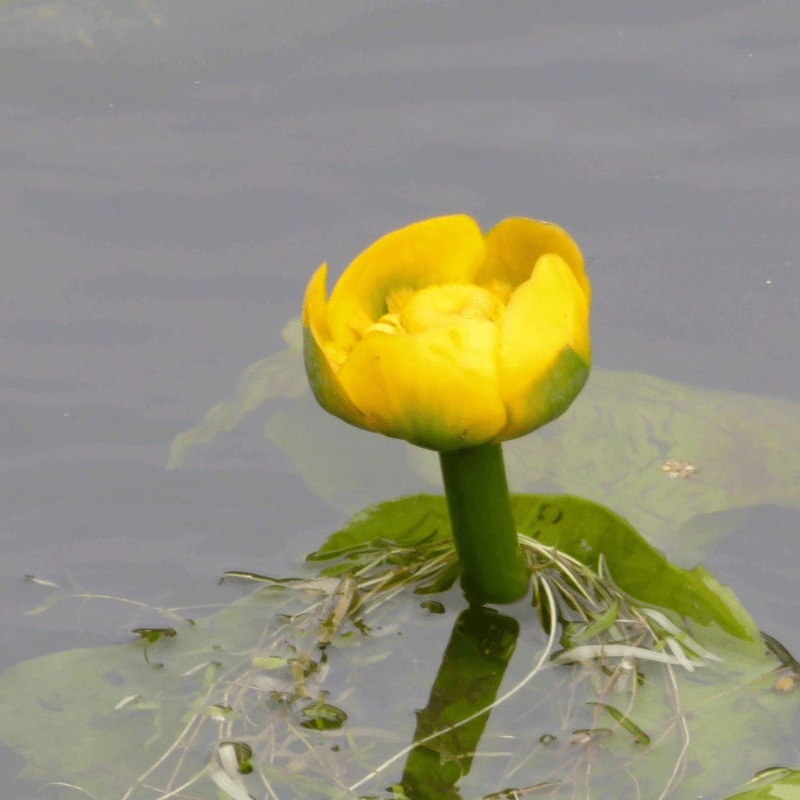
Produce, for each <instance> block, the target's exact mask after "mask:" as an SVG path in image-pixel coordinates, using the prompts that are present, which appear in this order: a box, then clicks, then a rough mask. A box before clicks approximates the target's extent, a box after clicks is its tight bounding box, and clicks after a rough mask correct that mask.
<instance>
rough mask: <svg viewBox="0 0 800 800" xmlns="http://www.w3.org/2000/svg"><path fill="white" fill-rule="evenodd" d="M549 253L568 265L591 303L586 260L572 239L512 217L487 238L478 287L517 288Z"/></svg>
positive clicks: (547, 224) (546, 225)
mask: <svg viewBox="0 0 800 800" xmlns="http://www.w3.org/2000/svg"><path fill="white" fill-rule="evenodd" d="M546 253H555V255H557V256H561V258H562V259H563V260H564V261H565V262H566V264H567V266H568V267H569V268H570V270H571V271H572V274H573V275H574V276H575V280H576V281H577V282H578V285H579V286H580V287H581V290H582V291H583V293H584V295H586V299H587V301H588V300H590V299H591V290H590V288H589V281H588V280H587V279H586V273H585V272H584V271H583V256H582V255H581V251H580V250H579V249H578V245H576V244H575V242H573V241H572V239H571V238H570V235H569V234H568V233H567V232H566V231H565V230H564V229H563V228H559V227H558V225H553V224H552V223H551V222H540V221H538V220H534V219H525V218H523V217H512V218H511V219H506V220H503V221H502V222H500V223H499V224H497V225H495V227H494V228H492V229H491V230H490V231H489V233H487V234H486V263H485V264H484V266H483V267H482V268H481V270H480V272H479V273H478V276H477V279H476V283H478V284H480V285H483V284H486V283H489V282H490V281H500V282H501V283H509V284H511V286H512V287H514V288H516V287H517V286H519V285H520V284H521V283H524V282H525V281H527V280H528V278H530V276H531V271H532V270H533V266H534V264H535V263H536V262H537V261H538V260H539V258H540V257H541V256H543V255H545V254H546Z"/></svg>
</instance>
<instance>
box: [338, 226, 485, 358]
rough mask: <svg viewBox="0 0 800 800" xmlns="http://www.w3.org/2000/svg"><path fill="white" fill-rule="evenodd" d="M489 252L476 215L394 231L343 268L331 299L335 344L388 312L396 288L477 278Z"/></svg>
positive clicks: (346, 342)
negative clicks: (388, 302) (476, 220)
mask: <svg viewBox="0 0 800 800" xmlns="http://www.w3.org/2000/svg"><path fill="white" fill-rule="evenodd" d="M484 254H485V249H484V244H483V235H482V234H481V230H480V228H479V227H478V225H477V223H476V222H475V220H473V219H471V218H470V217H467V216H464V215H456V216H450V217H437V218H435V219H429V220H425V221H423V222H417V223H415V224H414V225H409V226H408V227H406V228H401V229H400V230H398V231H394V232H393V233H389V234H387V235H386V236H384V237H383V238H381V239H378V241H377V242H375V244H373V245H371V246H370V247H368V248H367V249H366V250H365V251H364V252H363V253H361V255H360V256H358V257H357V258H356V259H355V260H354V261H353V262H352V263H351V264H350V266H349V267H348V268H347V269H346V270H345V271H344V274H343V275H342V277H341V278H340V279H339V281H338V282H337V284H336V287H335V288H334V290H333V292H332V293H331V297H330V301H329V303H328V325H329V327H330V332H331V335H332V337H333V339H334V340H335V341H336V343H337V344H338V345H340V346H342V347H346V348H349V347H351V346H352V345H354V344H355V343H356V342H357V341H358V340H359V339H360V338H361V337H362V336H363V335H364V334H365V333H366V330H367V328H368V327H369V326H370V325H372V324H373V323H375V322H377V320H378V319H379V318H380V317H382V316H383V315H384V314H385V313H386V312H387V305H386V300H387V298H388V296H389V295H390V294H391V293H392V292H395V291H398V290H402V289H410V290H412V291H416V290H418V289H422V288H424V287H426V286H431V285H436V284H445V283H472V282H473V278H474V276H475V273H476V271H477V270H478V268H479V267H480V265H481V264H482V263H483V259H484Z"/></svg>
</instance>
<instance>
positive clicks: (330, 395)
mask: <svg viewBox="0 0 800 800" xmlns="http://www.w3.org/2000/svg"><path fill="white" fill-rule="evenodd" d="M326 272H327V266H326V265H325V264H323V265H322V266H321V267H320V268H319V269H318V270H317V271H316V272H315V273H314V275H313V276H312V277H311V280H310V281H309V283H308V287H307V288H306V294H305V298H304V299H303V358H304V359H305V365H306V373H307V374H308V382H309V384H310V385H311V390H312V391H313V392H314V397H316V398H317V402H318V403H319V404H320V405H321V406H322V407H323V408H324V409H325V410H326V411H328V412H330V413H331V414H334V415H335V416H337V417H339V418H341V419H343V420H344V421H345V422H349V423H350V424H352V425H356V426H358V427H359V428H368V429H369V428H370V426H369V425H368V424H367V422H366V421H365V419H364V415H363V414H362V413H361V411H359V410H358V409H357V408H356V407H355V406H354V405H353V404H352V403H351V402H350V399H349V398H348V396H347V393H346V392H345V390H344V388H343V387H342V385H341V383H340V381H339V379H338V377H337V374H336V367H335V365H334V363H333V362H332V361H331V358H330V338H331V337H330V331H329V330H328V323H327V301H326V300H325V276H326ZM326 345H327V346H328V347H327V348H326Z"/></svg>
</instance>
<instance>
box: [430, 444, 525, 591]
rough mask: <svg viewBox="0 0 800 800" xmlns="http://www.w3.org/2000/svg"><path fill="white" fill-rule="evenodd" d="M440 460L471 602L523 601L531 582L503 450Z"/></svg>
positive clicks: (489, 447) (490, 447)
mask: <svg viewBox="0 0 800 800" xmlns="http://www.w3.org/2000/svg"><path fill="white" fill-rule="evenodd" d="M439 459H440V461H441V464H442V475H443V477H444V489H445V493H446V494H447V507H448V509H449V511H450V522H451V524H452V527H453V539H454V540H455V544H456V550H457V551H458V558H459V561H460V562H461V588H462V589H463V590H464V594H465V595H466V597H467V600H469V602H470V603H513V602H514V601H515V600H519V599H520V597H522V595H524V594H525V591H526V590H527V588H528V580H529V577H530V576H529V573H528V569H527V567H526V565H525V560H524V558H523V556H522V550H521V549H520V546H519V542H518V541H517V529H516V526H515V524H514V517H513V515H512V513H511V500H510V498H509V496H508V484H507V483H506V472H505V468H504V467H503V451H502V449H501V446H500V445H499V444H481V445H478V446H477V447H466V448H464V449H463V450H451V451H450V452H447V453H440V454H439Z"/></svg>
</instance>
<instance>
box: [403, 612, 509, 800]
mask: <svg viewBox="0 0 800 800" xmlns="http://www.w3.org/2000/svg"><path fill="white" fill-rule="evenodd" d="M518 634H519V623H518V622H517V621H516V620H515V619H512V618H511V617H507V616H504V615H503V614H499V613H497V612H496V611H494V610H492V609H490V608H484V607H478V606H474V607H472V608H469V609H467V610H466V611H464V612H462V613H461V615H460V616H459V617H458V619H457V620H456V624H455V626H454V627H453V633H452V635H451V636H450V642H449V643H448V645H447V649H446V650H445V653H444V657H443V658H442V665H441V667H439V673H438V675H437V676H436V680H435V681H434V684H433V687H432V689H431V694H430V698H429V699H428V705H427V706H426V707H425V708H424V709H423V710H422V711H418V712H417V729H416V731H415V732H414V741H418V742H420V744H419V745H417V747H415V748H414V750H412V751H411V753H410V755H409V757H408V761H407V762H406V766H405V770H404V771H403V777H402V781H401V783H402V785H403V789H404V790H405V793H406V794H407V795H408V797H409V798H411V800H428V798H430V799H431V800H433V798H458V797H460V795H459V794H458V792H457V791H456V788H455V787H456V784H457V783H458V781H459V780H460V779H461V778H462V777H463V776H464V775H466V774H467V773H469V771H470V768H471V766H472V759H473V757H474V755H475V751H476V750H477V748H478V743H479V742H480V738H481V735H482V734H483V729H484V728H485V727H486V723H487V722H488V720H489V711H487V712H486V713H484V714H480V715H479V716H477V717H475V718H474V719H470V720H469V721H468V722H465V723H464V724H463V725H460V724H459V723H461V722H462V721H463V720H467V719H468V718H470V717H472V716H473V715H474V714H475V713H476V712H479V711H480V710H481V709H483V708H489V707H490V706H491V704H492V703H493V702H494V699H495V697H496V696H497V690H498V689H499V688H500V683H501V682H502V680H503V674H504V673H505V670H506V667H507V666H508V662H509V661H510V660H511V656H512V654H513V653H514V648H515V646H516V644H517V636H518ZM439 731H442V733H441V734H439V735H436V734H437V733H438V732H439Z"/></svg>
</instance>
